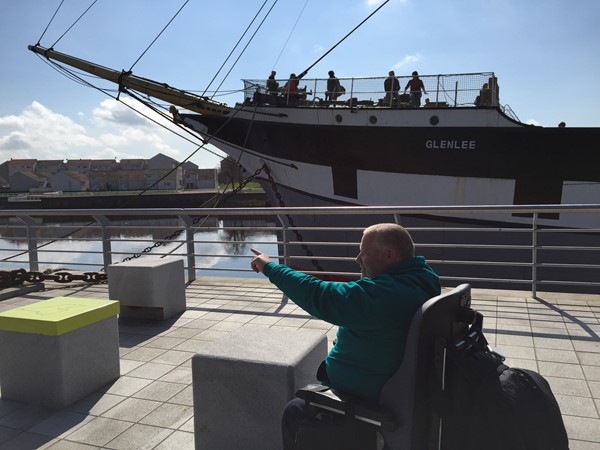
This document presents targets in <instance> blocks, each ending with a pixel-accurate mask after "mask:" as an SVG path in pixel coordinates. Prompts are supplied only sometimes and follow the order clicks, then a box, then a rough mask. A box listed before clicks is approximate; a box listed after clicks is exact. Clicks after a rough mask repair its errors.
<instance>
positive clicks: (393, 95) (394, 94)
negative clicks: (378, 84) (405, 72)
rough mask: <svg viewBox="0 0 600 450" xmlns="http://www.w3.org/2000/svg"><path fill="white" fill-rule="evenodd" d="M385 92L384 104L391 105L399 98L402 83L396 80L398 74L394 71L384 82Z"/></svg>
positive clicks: (390, 72)
mask: <svg viewBox="0 0 600 450" xmlns="http://www.w3.org/2000/svg"><path fill="white" fill-rule="evenodd" d="M383 90H384V91H385V98H384V102H385V103H386V104H390V103H391V102H392V100H395V99H397V98H398V92H400V81H398V78H396V74H395V73H394V71H393V70H390V71H389V72H388V77H387V78H386V79H385V81H384V82H383Z"/></svg>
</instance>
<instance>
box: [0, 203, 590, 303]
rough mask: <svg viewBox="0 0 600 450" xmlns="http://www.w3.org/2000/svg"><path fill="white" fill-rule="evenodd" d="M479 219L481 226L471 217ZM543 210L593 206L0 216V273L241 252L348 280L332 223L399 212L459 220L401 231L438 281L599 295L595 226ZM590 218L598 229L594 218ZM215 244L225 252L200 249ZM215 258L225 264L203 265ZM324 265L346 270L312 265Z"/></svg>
mask: <svg viewBox="0 0 600 450" xmlns="http://www.w3.org/2000/svg"><path fill="white" fill-rule="evenodd" d="M506 213H509V214H517V215H519V216H520V218H521V220H522V223H521V224H520V225H507V224H501V223H497V222H495V221H494V220H495V219H494V218H495V217H498V215H499V214H506ZM475 214H476V215H477V217H478V221H477V222H472V223H471V221H470V220H469V219H468V217H469V215H475ZM486 214H487V215H489V218H490V219H489V220H490V221H489V222H482V221H481V220H480V219H481V217H482V215H486ZM548 214H554V215H556V214H560V215H561V216H562V215H588V214H593V215H594V217H600V205H562V206H522V207H515V206H464V207H445V208H443V207H335V208H334V207H330V208H326V207H323V208H223V209H221V208H216V209H202V208H197V209H175V208H174V209H104V210H67V209H65V210H35V209H30V210H0V247H1V248H0V270H14V269H25V270H29V271H45V270H48V269H57V268H61V269H66V270H73V271H103V270H105V269H106V267H107V266H108V265H110V264H113V263H119V262H121V261H123V260H126V259H130V258H135V257H138V256H143V255H146V254H150V255H156V256H165V255H178V256H181V257H183V258H184V261H185V267H186V274H187V277H188V279H190V280H194V279H196V277H197V276H198V275H212V274H213V273H218V274H223V273H228V274H230V275H234V276H248V275H250V274H252V272H251V271H250V269H249V262H250V259H251V258H252V254H251V252H250V251H249V249H250V247H258V248H261V249H263V250H265V251H267V252H269V253H270V254H271V255H272V256H273V257H279V258H280V260H281V261H282V262H283V263H285V264H287V265H289V266H293V267H304V269H305V271H307V272H311V273H315V274H319V275H320V276H324V277H330V278H332V279H340V278H356V277H358V276H359V274H358V273H357V272H358V267H357V266H355V265H354V263H353V260H354V256H355V255H356V253H357V252H358V242H359V241H360V236H361V231H362V227H350V226H348V227H340V226H339V223H340V220H339V219H340V217H338V216H341V218H342V222H343V221H344V220H345V219H344V216H351V217H352V221H353V223H357V222H356V220H357V218H358V219H359V220H361V221H362V223H365V224H369V223H374V222H375V221H382V218H383V220H385V221H389V222H397V223H403V218H406V217H429V216H430V215H443V216H444V217H446V218H451V217H452V216H455V217H457V218H460V222H456V224H455V225H451V224H450V225H449V222H448V221H447V220H446V221H445V222H443V223H440V224H439V225H436V224H434V225H429V226H419V227H408V229H409V231H410V232H411V234H412V236H413V238H414V240H415V243H416V248H417V253H418V254H422V255H424V256H426V258H427V260H428V261H429V263H430V264H431V265H432V266H433V268H434V269H435V270H436V271H437V272H438V273H440V274H441V275H442V280H444V282H445V283H446V285H453V284H459V283H461V282H470V283H472V284H473V285H474V286H487V287H494V286H498V287H499V288H506V287H509V288H517V289H518V288H524V289H531V291H532V292H533V293H534V294H535V292H536V291H537V290H538V289H539V288H540V287H542V288H545V289H549V290H558V291H576V292H588V293H600V276H598V274H599V273H600V270H599V269H600V228H577V229H573V228H553V227H548V226H545V227H542V226H540V224H539V223H540V222H539V220H540V216H542V217H544V216H547V215H548ZM305 215H315V216H329V217H331V218H333V217H336V218H337V219H338V220H336V221H332V222H335V223H336V224H337V225H334V226H331V227H328V226H325V225H319V226H318V227H317V226H313V227H308V226H304V227H292V226H289V223H290V222H289V218H290V217H292V216H293V217H299V216H305ZM524 216H529V217H528V218H527V217H524ZM321 222H325V223H328V221H327V220H322V221H321ZM584 222H585V221H584ZM587 222H588V223H589V222H590V221H589V220H588V221H587ZM465 223H467V224H468V225H465ZM591 223H598V224H599V226H600V221H598V222H593V221H591ZM141 228H144V229H143V230H140V229H141ZM305 236H308V237H310V239H312V240H308V239H306V238H305ZM314 236H319V237H320V240H316V239H315V238H314ZM9 241H10V242H11V243H12V244H13V245H12V246H9V245H8V242H9ZM215 243H219V244H222V245H224V247H223V248H226V251H223V250H222V249H221V250H219V251H218V252H216V253H215V252H211V250H210V249H211V248H212V247H211V245H214V244H215ZM332 249H333V250H332ZM83 256H85V258H83ZM216 258H218V259H219V260H220V261H226V262H228V263H226V264H225V265H224V266H223V265H219V264H216V265H214V264H212V263H211V264H207V261H213V260H215V259H216ZM332 261H335V262H336V263H338V262H339V263H342V264H346V266H347V267H350V268H351V269H350V270H342V271H337V270H333V271H332V270H327V269H324V270H322V271H318V270H317V268H318V267H319V266H323V267H327V265H328V264H329V263H330V262H332ZM214 271H218V272H214Z"/></svg>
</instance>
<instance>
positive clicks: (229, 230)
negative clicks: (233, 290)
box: [0, 217, 277, 276]
mask: <svg viewBox="0 0 600 450" xmlns="http://www.w3.org/2000/svg"><path fill="white" fill-rule="evenodd" d="M35 226H36V227H37V232H36V236H37V239H38V243H37V247H38V254H39V256H38V259H39V263H40V270H41V271H43V270H46V269H59V268H65V269H71V270H85V271H99V270H101V269H102V268H103V255H102V242H101V238H102V232H103V230H102V227H101V226H100V225H99V224H98V223H97V222H95V221H94V220H93V219H91V218H90V220H89V221H77V222H75V221H64V220H53V219H48V218H44V220H36V222H35ZM274 226H275V223H274V222H272V221H269V220H256V219H253V220H242V219H219V218H214V217H213V218H209V219H201V220H198V222H197V223H195V224H194V228H195V233H194V241H195V242H194V252H195V254H196V268H197V269H200V271H199V272H198V273H197V275H198V276H206V275H209V276H257V275H256V274H254V272H234V271H229V270H231V269H243V270H248V268H249V260H250V257H251V256H253V255H252V253H251V251H250V248H251V247H258V248H260V249H261V250H263V251H265V252H268V253H271V254H275V253H276V252H277V245H276V241H277V237H276V233H275V230H273V229H269V228H273V227H274ZM196 227H198V228H196ZM249 227H250V228H249ZM105 231H106V232H108V233H109V234H110V238H111V243H112V244H111V254H112V262H113V263H118V262H121V261H123V260H126V259H129V258H131V257H132V256H133V257H135V255H139V254H146V253H147V254H150V255H157V256H159V255H164V254H169V255H184V254H185V252H186V249H187V246H186V243H185V236H186V233H185V226H184V224H183V222H182V221H181V220H180V219H178V218H153V219H122V220H111V222H110V225H109V226H107V227H106V230H105ZM27 248H28V238H27V227H26V226H25V224H24V223H23V222H21V221H20V220H19V219H9V220H4V221H2V222H0V269H2V270H14V269H19V268H24V269H26V270H28V269H29V264H28V254H27ZM202 269H225V270H221V271H213V270H210V271H208V270H205V271H202Z"/></svg>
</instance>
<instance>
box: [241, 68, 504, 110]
mask: <svg viewBox="0 0 600 450" xmlns="http://www.w3.org/2000/svg"><path fill="white" fill-rule="evenodd" d="M386 78H387V77H370V78H346V77H339V78H338V79H339V81H340V85H341V86H343V87H344V93H343V94H342V95H340V96H339V97H337V98H336V99H335V101H330V100H328V99H327V96H326V93H327V78H310V79H309V78H302V79H300V80H299V86H298V87H299V90H300V94H301V97H300V100H299V101H298V99H297V98H290V97H289V95H288V94H286V93H285V91H284V86H285V84H286V83H287V82H288V80H287V79H278V80H276V82H277V84H278V86H279V90H278V92H277V93H276V94H273V95H267V94H269V89H268V88H267V80H243V81H244V99H245V101H246V102H253V101H259V102H260V103H267V104H269V103H270V104H274V105H275V104H277V105H284V104H292V103H293V104H300V105H303V106H314V107H323V106H332V105H339V106H350V107H354V106H380V107H407V108H409V107H411V105H410V103H409V102H408V101H407V100H405V99H401V98H398V97H397V96H391V95H386V91H385V89H384V82H385V80H386ZM396 78H397V79H398V81H399V83H400V91H399V93H400V94H402V93H403V92H404V88H405V87H406V84H407V82H408V81H409V80H410V79H411V76H410V75H397V76H396ZM419 78H420V79H421V80H422V81H423V84H424V86H425V91H426V92H427V94H423V96H422V98H421V106H423V107H427V106H438V107H457V106H475V103H476V99H477V97H478V96H479V95H480V90H481V89H482V87H483V85H484V84H487V85H488V89H489V91H488V94H486V97H487V100H486V101H485V102H482V103H485V104H482V106H497V105H498V104H499V103H498V91H499V90H498V82H497V79H496V77H495V76H494V73H493V72H481V73H468V74H448V75H441V74H440V75H420V76H419ZM409 92H410V89H409ZM257 94H260V95H257Z"/></svg>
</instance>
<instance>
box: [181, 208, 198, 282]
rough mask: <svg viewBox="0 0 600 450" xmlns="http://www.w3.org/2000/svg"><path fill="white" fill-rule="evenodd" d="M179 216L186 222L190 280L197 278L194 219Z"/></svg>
mask: <svg viewBox="0 0 600 450" xmlns="http://www.w3.org/2000/svg"><path fill="white" fill-rule="evenodd" d="M179 218H180V219H181V220H182V221H183V223H185V246H186V251H185V253H186V256H187V268H188V281H195V280H196V251H195V248H194V230H193V229H192V225H193V224H194V220H193V219H192V218H191V217H190V216H184V215H182V216H179Z"/></svg>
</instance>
